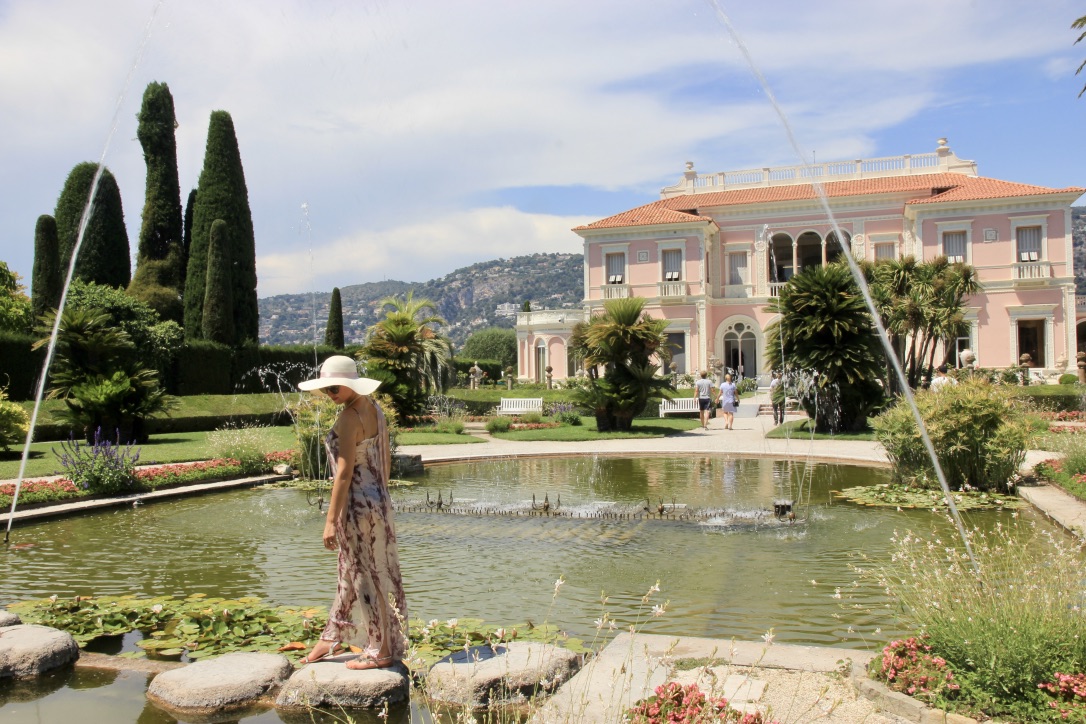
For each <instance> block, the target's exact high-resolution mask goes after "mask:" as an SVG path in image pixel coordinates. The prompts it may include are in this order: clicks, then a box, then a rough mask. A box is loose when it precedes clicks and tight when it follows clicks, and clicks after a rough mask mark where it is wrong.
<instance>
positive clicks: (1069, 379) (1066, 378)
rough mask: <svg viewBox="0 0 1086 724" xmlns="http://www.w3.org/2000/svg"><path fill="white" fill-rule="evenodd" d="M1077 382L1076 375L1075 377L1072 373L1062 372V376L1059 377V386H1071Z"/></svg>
mask: <svg viewBox="0 0 1086 724" xmlns="http://www.w3.org/2000/svg"><path fill="white" fill-rule="evenodd" d="M1077 382H1078V375H1076V374H1075V373H1074V372H1064V373H1063V374H1062V375H1060V384H1061V385H1073V384H1075V383H1077Z"/></svg>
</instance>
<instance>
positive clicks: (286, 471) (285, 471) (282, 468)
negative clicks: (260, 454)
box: [272, 463, 294, 475]
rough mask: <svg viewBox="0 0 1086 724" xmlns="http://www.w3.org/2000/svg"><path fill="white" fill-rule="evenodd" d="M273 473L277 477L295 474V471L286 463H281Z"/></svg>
mask: <svg viewBox="0 0 1086 724" xmlns="http://www.w3.org/2000/svg"><path fill="white" fill-rule="evenodd" d="M272 472H274V473H275V474H276V475H290V474H291V473H293V472H294V470H293V469H292V468H291V467H290V466H289V465H287V464H286V463H279V464H278V465H276V466H275V467H274V468H272Z"/></svg>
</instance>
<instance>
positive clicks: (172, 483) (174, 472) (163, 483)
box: [0, 451, 293, 508]
mask: <svg viewBox="0 0 1086 724" xmlns="http://www.w3.org/2000/svg"><path fill="white" fill-rule="evenodd" d="M292 454H293V453H291V452H290V451H279V452H273V453H268V454H267V455H265V456H264V457H265V460H267V464H268V466H267V469H269V470H270V469H271V467H272V466H273V465H278V464H279V463H284V462H289V461H290V458H291V455H292ZM135 475H136V483H137V486H136V487H137V489H139V490H157V489H161V488H171V487H177V486H180V485H191V484H194V483H206V482H211V481H214V480H226V479H228V478H234V477H240V476H241V475H243V473H242V469H241V464H240V463H239V462H238V461H237V460H233V459H230V458H218V459H215V460H201V461H199V462H193V463H171V464H169V465H149V466H146V467H143V468H140V469H138V470H136V473H135ZM14 494H15V484H14V483H4V484H3V485H0V507H9V508H10V507H11V499H12V496H13V495H14ZM94 497H101V496H95V495H91V494H90V493H88V492H87V491H85V490H80V489H79V488H77V487H76V485H75V484H74V483H72V481H71V480H69V479H67V478H54V479H52V480H24V481H23V485H22V488H21V489H20V491H19V507H20V508H23V507H29V506H40V505H43V504H52V503H63V502H67V501H71V500H75V499H78V498H94Z"/></svg>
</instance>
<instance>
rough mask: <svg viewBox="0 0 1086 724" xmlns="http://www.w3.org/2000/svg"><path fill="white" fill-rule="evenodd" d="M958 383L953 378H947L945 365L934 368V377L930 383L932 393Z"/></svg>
mask: <svg viewBox="0 0 1086 724" xmlns="http://www.w3.org/2000/svg"><path fill="white" fill-rule="evenodd" d="M956 384H958V381H957V380H956V379H954V378H953V377H947V374H946V365H939V366H938V367H936V368H935V377H934V378H933V379H932V381H931V390H932V392H938V391H939V390H941V389H943V388H944V387H946V386H947V385H956Z"/></svg>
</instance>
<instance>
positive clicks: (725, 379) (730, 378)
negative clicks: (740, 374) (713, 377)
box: [724, 374, 732, 382]
mask: <svg viewBox="0 0 1086 724" xmlns="http://www.w3.org/2000/svg"><path fill="white" fill-rule="evenodd" d="M724 381H725V382H731V381H732V376H731V374H726V375H724Z"/></svg>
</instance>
